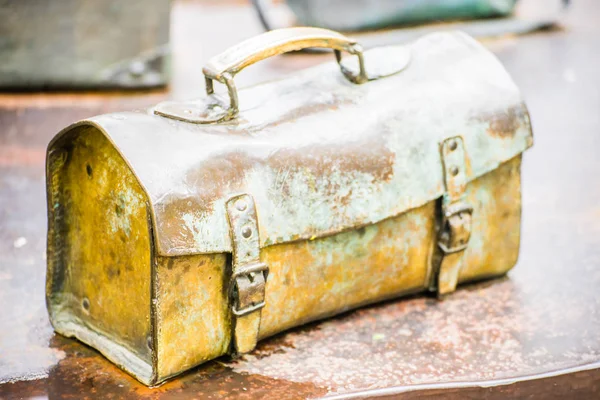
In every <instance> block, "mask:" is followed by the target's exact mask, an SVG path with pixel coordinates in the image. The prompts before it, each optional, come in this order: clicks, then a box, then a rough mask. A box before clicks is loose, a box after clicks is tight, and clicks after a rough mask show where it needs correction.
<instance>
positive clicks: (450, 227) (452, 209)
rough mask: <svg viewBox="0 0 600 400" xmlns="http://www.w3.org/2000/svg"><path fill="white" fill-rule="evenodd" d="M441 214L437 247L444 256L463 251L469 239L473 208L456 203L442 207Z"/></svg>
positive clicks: (465, 204)
mask: <svg viewBox="0 0 600 400" xmlns="http://www.w3.org/2000/svg"><path fill="white" fill-rule="evenodd" d="M443 213H444V215H443V221H442V229H441V231H440V237H439V240H438V247H439V248H440V249H441V250H442V251H443V252H444V253H445V254H452V253H457V252H459V251H463V250H464V249H466V248H467V245H468V244H469V239H470V238H471V217H472V215H473V207H471V206H470V205H468V204H467V203H464V202H457V203H453V204H450V205H448V206H446V207H444V209H443Z"/></svg>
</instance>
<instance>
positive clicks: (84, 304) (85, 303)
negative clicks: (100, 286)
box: [81, 297, 90, 311]
mask: <svg viewBox="0 0 600 400" xmlns="http://www.w3.org/2000/svg"><path fill="white" fill-rule="evenodd" d="M81 306H82V307H83V309H84V310H85V311H89V310H90V301H89V300H88V298H87V297H84V298H83V300H82V301H81Z"/></svg>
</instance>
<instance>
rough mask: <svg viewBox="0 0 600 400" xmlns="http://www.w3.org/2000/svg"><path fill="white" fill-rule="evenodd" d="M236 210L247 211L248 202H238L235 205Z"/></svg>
mask: <svg viewBox="0 0 600 400" xmlns="http://www.w3.org/2000/svg"><path fill="white" fill-rule="evenodd" d="M235 208H237V209H238V211H245V210H246V208H248V204H246V202H245V201H244V200H238V201H237V202H236V203H235Z"/></svg>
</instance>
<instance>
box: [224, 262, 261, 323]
mask: <svg viewBox="0 0 600 400" xmlns="http://www.w3.org/2000/svg"><path fill="white" fill-rule="evenodd" d="M268 273H269V267H268V266H267V264H265V263H254V264H250V265H247V266H244V267H242V268H240V269H239V270H238V271H237V272H236V273H235V274H233V275H232V277H231V283H230V286H229V288H230V290H229V293H230V297H231V299H232V306H231V311H232V312H233V314H234V315H235V316H237V317H241V316H244V315H247V314H250V313H252V312H254V311H257V310H260V309H261V308H263V307H264V306H265V284H266V281H267V275H268Z"/></svg>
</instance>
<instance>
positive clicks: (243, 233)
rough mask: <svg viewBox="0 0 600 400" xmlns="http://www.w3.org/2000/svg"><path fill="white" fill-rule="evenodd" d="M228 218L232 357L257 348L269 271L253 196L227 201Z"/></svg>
mask: <svg viewBox="0 0 600 400" xmlns="http://www.w3.org/2000/svg"><path fill="white" fill-rule="evenodd" d="M226 207H227V217H228V220H229V229H230V233H231V239H232V242H233V246H232V247H233V253H232V267H231V269H232V270H231V282H230V284H229V297H230V302H231V313H232V315H231V321H232V341H231V342H232V351H231V352H232V354H233V355H237V354H243V353H248V352H250V351H252V350H254V348H255V347H256V343H257V341H258V332H259V330H260V319H261V310H262V308H263V307H264V305H265V285H266V281H267V274H268V271H269V268H268V267H267V265H266V264H264V263H261V262H260V244H259V237H258V220H257V216H256V207H255V205H254V200H253V199H252V196H250V195H248V194H242V195H238V196H234V197H232V198H230V199H229V200H228V201H227V203H226Z"/></svg>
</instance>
